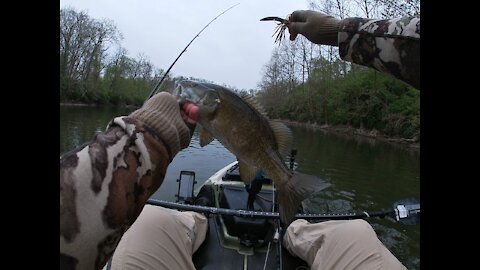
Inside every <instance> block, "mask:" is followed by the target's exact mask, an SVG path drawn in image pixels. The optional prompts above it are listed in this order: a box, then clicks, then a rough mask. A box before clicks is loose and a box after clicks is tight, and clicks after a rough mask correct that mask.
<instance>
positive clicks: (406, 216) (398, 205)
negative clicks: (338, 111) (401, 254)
mask: <svg viewBox="0 0 480 270" xmlns="http://www.w3.org/2000/svg"><path fill="white" fill-rule="evenodd" d="M147 204H151V205H156V206H162V207H165V208H170V209H177V210H183V211H194V212H199V213H208V214H214V215H215V214H217V215H218V214H219V215H229V216H237V217H246V218H267V219H279V218H280V215H279V214H278V213H277V212H260V211H249V210H235V209H227V208H218V207H208V206H200V205H191V204H183V203H176V202H169V201H164V200H155V199H149V200H148V201H147ZM386 216H388V217H391V218H393V219H394V220H395V221H397V222H398V223H401V224H406V225H414V224H417V223H419V222H420V202H419V201H418V200H417V199H415V198H406V199H402V200H399V201H397V202H395V203H393V205H392V207H390V208H388V209H382V210H379V211H372V212H367V211H363V212H358V213H339V214H296V215H295V219H300V218H301V219H306V220H342V219H360V218H362V219H363V218H371V217H380V218H384V217H386Z"/></svg>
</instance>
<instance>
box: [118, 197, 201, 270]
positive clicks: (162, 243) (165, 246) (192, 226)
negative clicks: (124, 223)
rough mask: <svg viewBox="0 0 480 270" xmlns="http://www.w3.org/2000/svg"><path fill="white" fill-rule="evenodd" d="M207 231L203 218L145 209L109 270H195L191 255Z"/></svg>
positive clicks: (148, 206) (168, 210)
mask: <svg viewBox="0 0 480 270" xmlns="http://www.w3.org/2000/svg"><path fill="white" fill-rule="evenodd" d="M207 227H208V219H207V218H205V216H204V215H202V214H199V213H195V212H180V211H177V210H171V209H167V208H163V207H159V206H152V205H145V207H144V208H143V211H142V213H140V215H139V216H138V218H137V220H136V221H135V222H134V223H133V224H132V226H131V227H130V228H129V229H128V231H127V232H126V233H125V234H124V235H123V237H122V239H121V240H120V243H119V244H118V247H117V249H116V250H115V253H114V254H113V260H112V268H111V269H113V270H126V269H195V267H194V265H193V262H192V255H193V253H194V252H195V251H196V250H197V248H198V247H199V246H200V245H201V244H202V242H203V241H204V240H205V236H206V233H207Z"/></svg>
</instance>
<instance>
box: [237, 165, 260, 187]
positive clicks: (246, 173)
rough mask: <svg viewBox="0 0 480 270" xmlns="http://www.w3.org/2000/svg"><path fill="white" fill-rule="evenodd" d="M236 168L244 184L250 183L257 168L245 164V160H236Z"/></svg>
mask: <svg viewBox="0 0 480 270" xmlns="http://www.w3.org/2000/svg"><path fill="white" fill-rule="evenodd" d="M238 170H239V171H240V178H242V181H243V182H244V183H245V184H250V182H252V180H253V179H255V176H256V175H257V171H258V170H259V168H257V167H252V166H249V165H247V164H246V163H245V162H243V161H241V160H239V161H238Z"/></svg>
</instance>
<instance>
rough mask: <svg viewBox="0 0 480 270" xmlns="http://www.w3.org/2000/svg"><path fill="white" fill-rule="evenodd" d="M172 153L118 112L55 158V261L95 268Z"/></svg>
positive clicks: (136, 211)
mask: <svg viewBox="0 0 480 270" xmlns="http://www.w3.org/2000/svg"><path fill="white" fill-rule="evenodd" d="M172 159H173V156H172V152H171V150H170V149H169V146H168V145H167V144H166V143H165V142H164V141H163V140H162V138H160V137H159V136H158V135H157V134H156V133H155V132H154V131H153V130H151V129H150V128H149V127H147V126H145V125H144V124H143V123H142V122H140V121H137V120H135V119H132V118H129V117H117V118H115V119H114V120H112V122H111V123H110V124H109V126H108V127H107V131H106V132H104V133H100V134H97V135H96V136H95V137H94V138H93V140H92V141H90V142H88V143H86V144H85V145H83V146H80V147H78V148H77V149H74V150H72V151H71V152H69V153H67V154H65V155H63V156H62V157H61V158H60V264H61V265H62V264H63V268H62V267H61V268H62V269H87V268H88V269H100V268H101V267H102V266H103V265H104V264H105V263H106V261H107V260H108V258H109V257H110V256H111V255H112V254H113V251H114V250H115V248H116V246H117V244H118V242H119V241H120V238H121V237H122V235H123V233H124V232H125V231H126V230H127V229H128V227H129V226H130V225H131V224H132V223H133V222H134V221H135V219H136V218H137V217H138V215H139V214H140V212H141V211H142V209H143V206H144V204H145V202H146V201H147V199H148V198H149V197H150V196H151V195H152V194H153V193H154V192H155V191H156V190H157V189H158V188H159V187H160V185H161V183H162V182H163V178H164V176H165V172H166V170H167V166H168V165H169V163H170V162H171V160H172Z"/></svg>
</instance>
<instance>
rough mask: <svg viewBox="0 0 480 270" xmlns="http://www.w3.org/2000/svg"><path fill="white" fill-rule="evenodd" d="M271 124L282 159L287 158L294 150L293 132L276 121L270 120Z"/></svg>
mask: <svg viewBox="0 0 480 270" xmlns="http://www.w3.org/2000/svg"><path fill="white" fill-rule="evenodd" d="M269 124H270V127H271V128H272V131H273V134H274V135H275V138H276V139H277V146H278V152H279V153H280V155H282V157H286V156H287V155H288V154H290V150H291V149H292V142H293V135H292V131H291V130H290V128H288V127H287V126H286V125H285V124H283V123H282V122H279V121H276V120H270V121H269Z"/></svg>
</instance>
